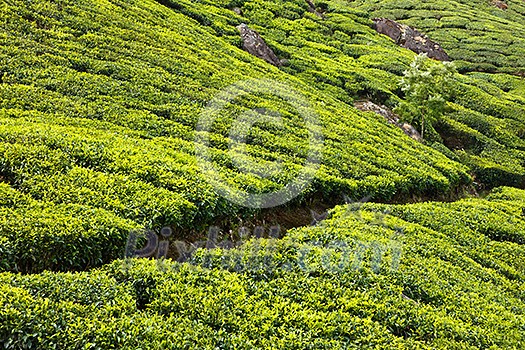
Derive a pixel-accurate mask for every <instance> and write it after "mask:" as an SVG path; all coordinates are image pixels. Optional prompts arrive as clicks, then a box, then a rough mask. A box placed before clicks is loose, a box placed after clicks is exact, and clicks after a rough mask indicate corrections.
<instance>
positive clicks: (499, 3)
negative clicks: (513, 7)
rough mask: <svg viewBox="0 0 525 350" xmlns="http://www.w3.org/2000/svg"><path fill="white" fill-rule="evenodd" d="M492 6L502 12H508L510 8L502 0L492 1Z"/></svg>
mask: <svg viewBox="0 0 525 350" xmlns="http://www.w3.org/2000/svg"><path fill="white" fill-rule="evenodd" d="M492 5H494V6H496V7H497V8H499V9H502V10H506V9H508V8H509V5H507V3H506V2H505V1H501V0H492Z"/></svg>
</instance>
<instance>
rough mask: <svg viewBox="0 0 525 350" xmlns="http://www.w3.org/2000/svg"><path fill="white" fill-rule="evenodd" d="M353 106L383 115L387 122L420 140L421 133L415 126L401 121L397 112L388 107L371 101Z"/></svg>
mask: <svg viewBox="0 0 525 350" xmlns="http://www.w3.org/2000/svg"><path fill="white" fill-rule="evenodd" d="M355 107H356V108H357V109H359V110H360V111H364V112H374V113H377V114H379V115H381V116H383V117H384V118H385V120H386V121H387V122H388V123H390V124H392V125H395V126H397V127H398V128H400V129H401V130H403V132H404V133H405V134H407V135H408V136H410V137H411V138H413V139H414V140H416V141H419V142H421V141H422V139H421V134H420V133H419V131H417V130H416V128H414V127H413V126H412V125H410V124H408V123H405V122H402V121H401V120H400V119H399V117H398V116H397V114H395V113H394V112H392V111H391V110H390V109H389V108H388V107H386V106H380V105H376V104H375V103H373V102H371V101H360V102H356V104H355Z"/></svg>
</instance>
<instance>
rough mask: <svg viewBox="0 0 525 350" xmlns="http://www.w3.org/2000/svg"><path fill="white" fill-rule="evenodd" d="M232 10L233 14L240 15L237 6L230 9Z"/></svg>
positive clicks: (240, 11) (240, 12)
mask: <svg viewBox="0 0 525 350" xmlns="http://www.w3.org/2000/svg"><path fill="white" fill-rule="evenodd" d="M232 11H233V12H234V13H235V14H237V15H239V16H242V10H241V9H240V8H239V7H234V8H233V9H232Z"/></svg>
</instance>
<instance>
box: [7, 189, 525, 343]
mask: <svg viewBox="0 0 525 350" xmlns="http://www.w3.org/2000/svg"><path fill="white" fill-rule="evenodd" d="M524 205H525V192H524V191H520V190H515V189H511V188H501V189H498V191H497V192H495V193H494V194H492V195H491V196H490V197H489V198H487V199H468V200H463V201H459V202H457V203H449V204H440V203H425V204H413V205H397V206H392V205H377V204H366V205H358V206H356V205H352V206H347V207H345V206H341V207H338V208H336V209H335V210H334V211H332V212H331V217H330V218H329V219H327V220H326V221H325V222H323V223H322V225H320V226H317V227H310V228H302V229H297V230H294V231H292V232H290V233H289V235H288V236H287V237H286V238H285V239H283V240H268V239H259V240H255V239H254V240H250V241H248V242H247V243H246V244H245V245H244V246H242V247H240V248H237V249H233V250H222V249H213V250H204V249H201V250H199V251H197V252H196V253H195V254H194V257H193V258H192V260H191V261H190V262H191V264H188V263H186V264H180V263H174V262H170V261H158V262H153V261H148V260H130V261H118V262H114V263H113V264H111V265H107V266H106V267H104V268H103V269H101V270H92V271H90V272H83V273H75V274H71V273H55V274H53V273H44V274H39V275H27V276H22V275H14V274H7V273H4V274H0V290H1V291H2V293H0V306H1V307H0V321H1V322H0V339H7V341H6V340H3V341H2V340H0V344H2V345H3V346H4V347H6V348H17V347H18V346H20V345H22V344H26V345H27V344H30V346H29V347H30V348H38V349H51V348H57V347H58V348H71V347H73V348H78V347H85V348H91V349H99V348H102V349H113V348H118V349H136V348H139V347H140V348H146V347H147V348H153V349H165V348H176V349H195V348H199V349H217V348H221V349H436V348H439V349H520V348H523V345H524V344H525V329H524V322H525V295H524V293H523V291H524V287H525V286H524V281H525V276H524V271H525V269H524V267H525V266H524V262H525V259H524V257H525V250H524V249H523V243H524V242H525V219H524V218H523V216H521V208H522V207H523V206H524Z"/></svg>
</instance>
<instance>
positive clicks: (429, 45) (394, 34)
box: [373, 18, 450, 61]
mask: <svg viewBox="0 0 525 350" xmlns="http://www.w3.org/2000/svg"><path fill="white" fill-rule="evenodd" d="M373 21H374V29H375V30H376V31H377V32H379V33H381V34H385V35H386V36H389V37H390V38H392V39H393V40H394V41H395V42H396V44H398V45H400V46H402V47H404V48H407V49H409V50H412V51H414V52H415V53H426V54H427V55H428V57H430V58H434V59H436V60H439V61H450V58H449V57H448V55H447V53H446V52H445V50H443V48H442V47H441V46H440V45H439V44H438V43H436V42H434V41H432V40H430V39H429V38H428V37H427V36H426V35H424V34H422V33H420V32H419V31H418V30H416V29H414V28H412V27H409V26H407V25H406V24H401V23H397V22H396V21H393V20H391V19H388V18H374V19H373Z"/></svg>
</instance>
